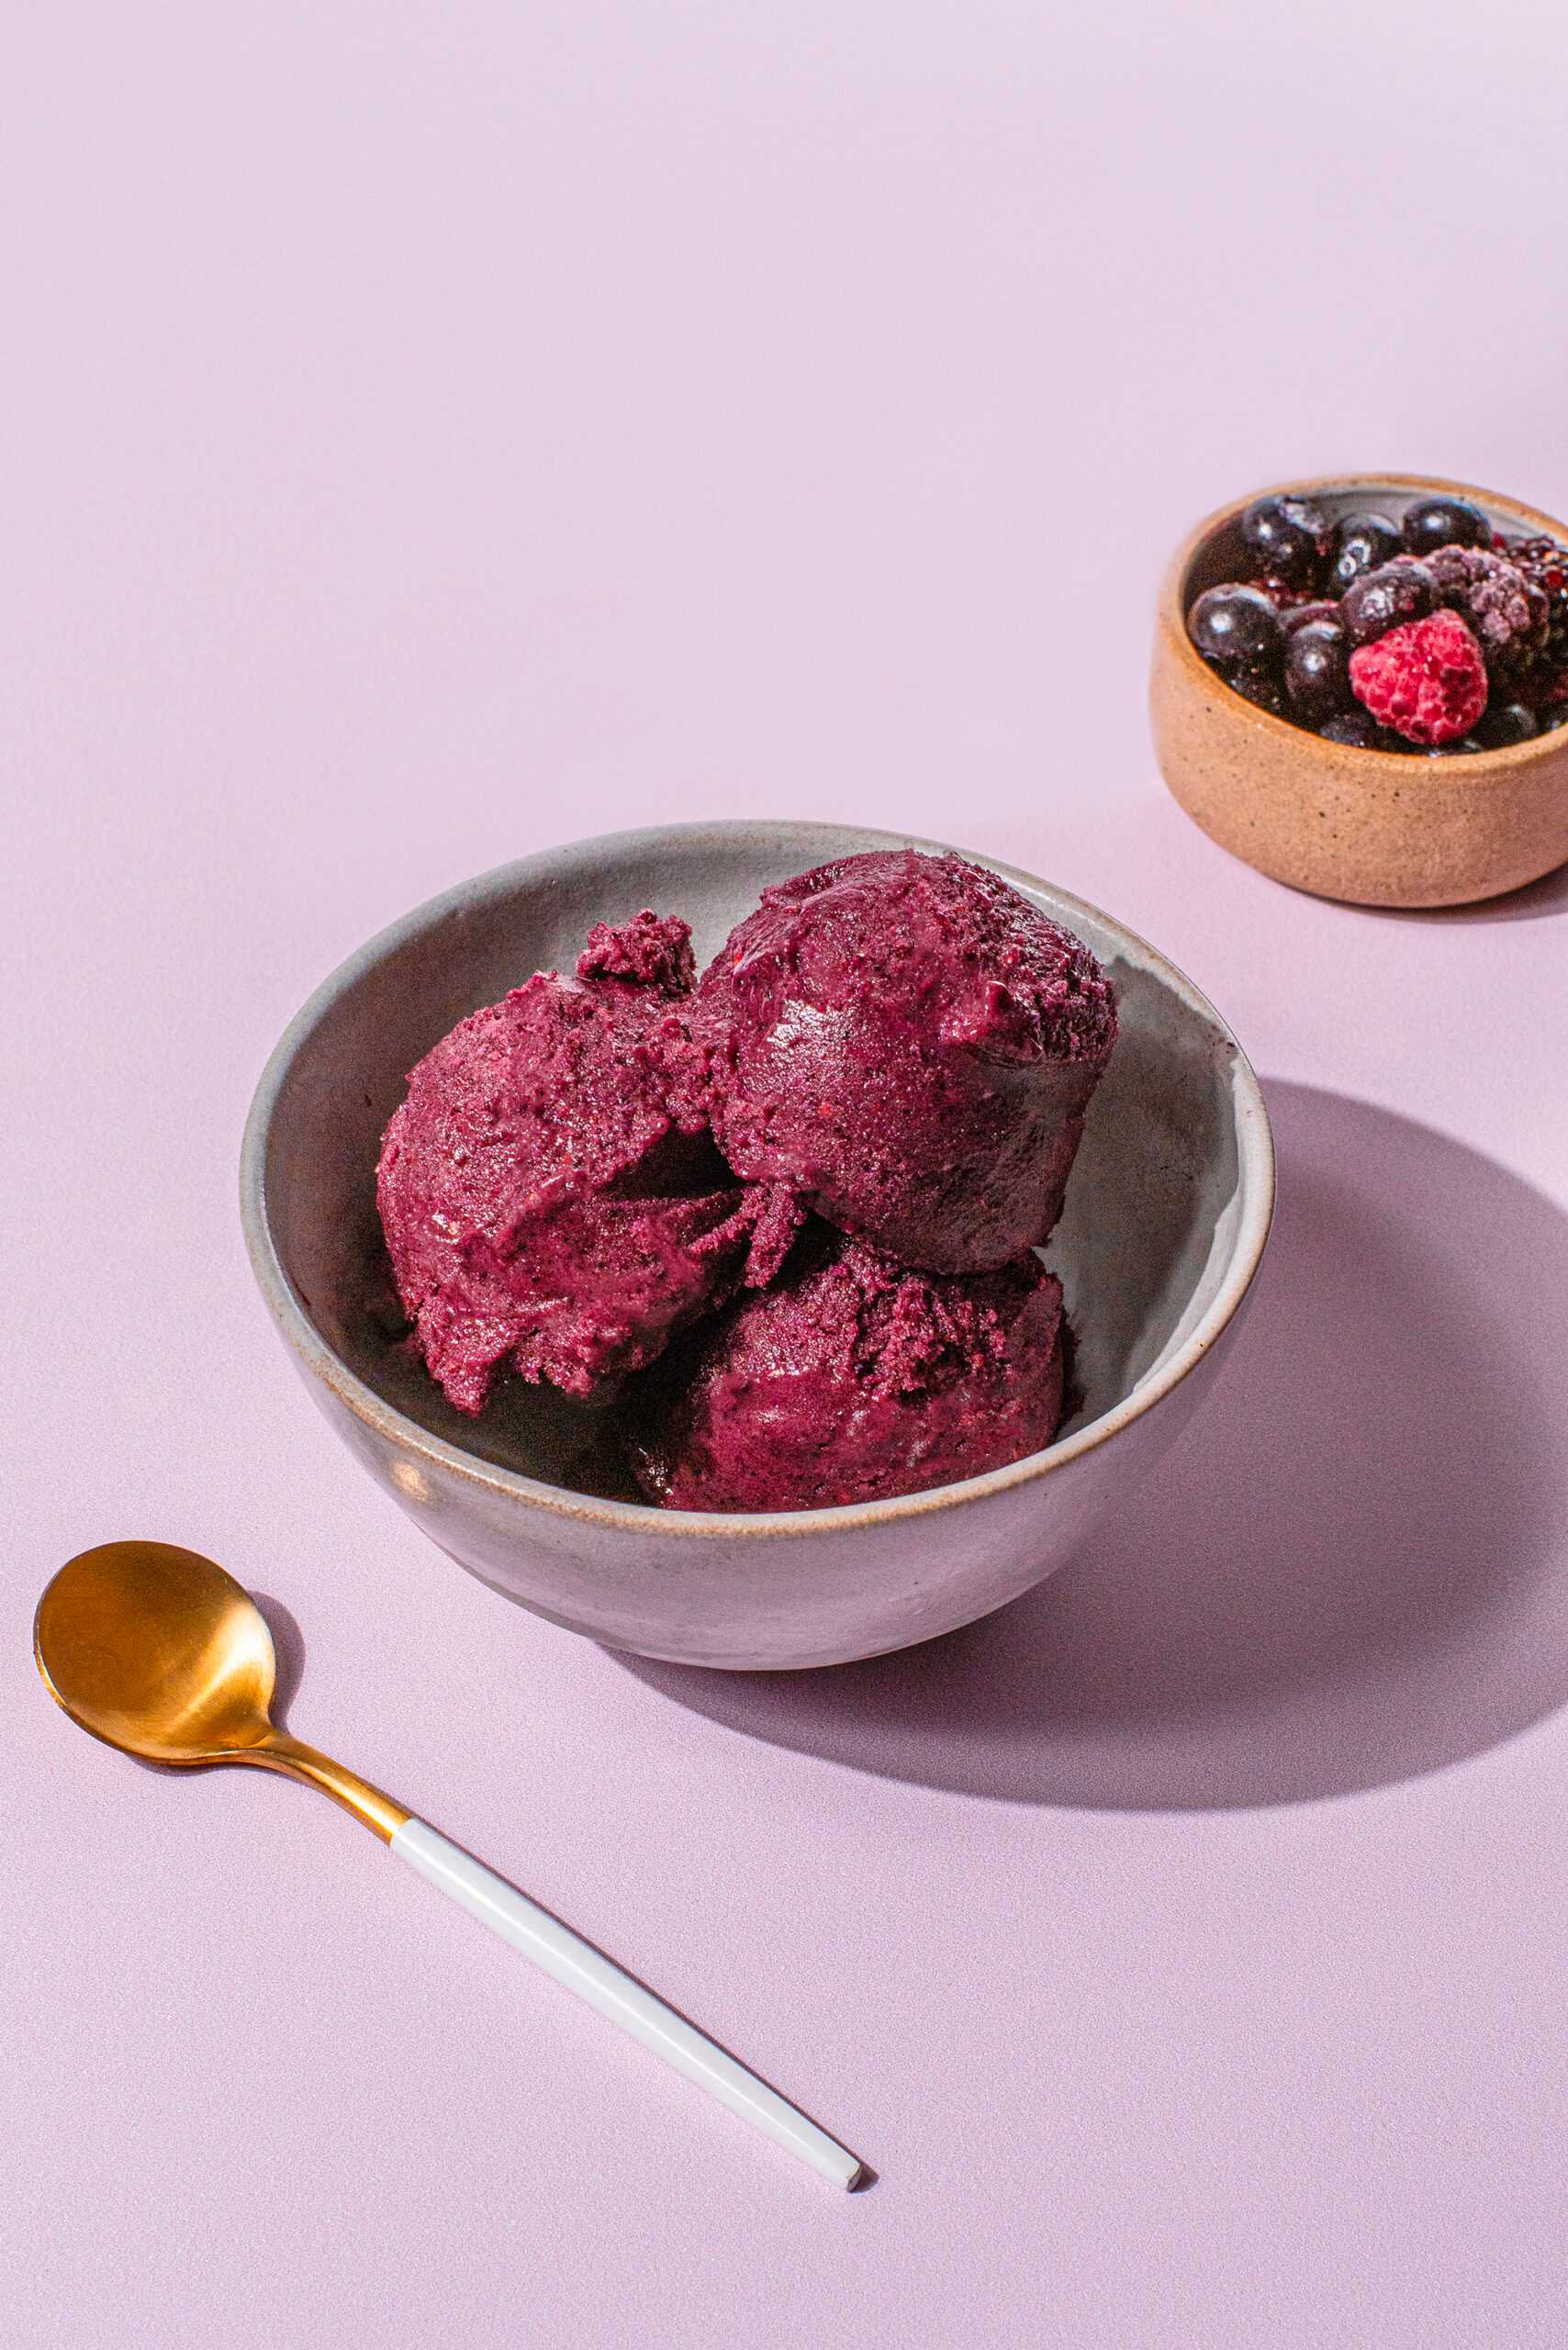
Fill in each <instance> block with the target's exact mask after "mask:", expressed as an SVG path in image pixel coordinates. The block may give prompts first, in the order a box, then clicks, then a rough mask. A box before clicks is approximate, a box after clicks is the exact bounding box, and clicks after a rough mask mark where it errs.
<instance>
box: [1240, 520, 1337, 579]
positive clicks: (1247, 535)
mask: <svg viewBox="0 0 1568 2350" xmlns="http://www.w3.org/2000/svg"><path fill="white" fill-rule="evenodd" d="M1241 536H1242V539H1243V541H1244V542H1245V543H1246V547H1247V551H1248V553H1249V554H1250V555H1251V557H1252V559H1253V562H1254V563H1255V565H1256V566H1257V570H1258V575H1259V576H1260V578H1269V579H1278V580H1281V581H1282V583H1283V584H1284V585H1285V586H1286V587H1288V588H1311V589H1315V588H1316V586H1317V575H1318V571H1319V569H1320V567H1321V565H1322V562H1323V557H1324V555H1325V554H1326V553H1327V547H1328V522H1327V516H1326V515H1325V514H1324V513H1323V512H1322V510H1321V509H1319V508H1318V507H1316V506H1314V505H1313V504H1312V503H1311V502H1310V500H1309V499H1307V498H1254V499H1253V500H1252V503H1251V505H1250V506H1249V508H1248V509H1247V511H1246V513H1245V514H1244V515H1243V516H1242V518H1241Z"/></svg>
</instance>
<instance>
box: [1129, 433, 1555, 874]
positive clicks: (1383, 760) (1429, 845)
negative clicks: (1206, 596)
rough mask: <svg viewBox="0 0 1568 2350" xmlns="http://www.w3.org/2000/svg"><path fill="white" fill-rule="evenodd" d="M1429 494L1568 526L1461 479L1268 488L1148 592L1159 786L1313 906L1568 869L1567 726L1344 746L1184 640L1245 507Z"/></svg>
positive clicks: (1226, 568)
mask: <svg viewBox="0 0 1568 2350" xmlns="http://www.w3.org/2000/svg"><path fill="white" fill-rule="evenodd" d="M1435 492H1446V493H1447V494H1449V495H1450V496H1457V497H1460V498H1473V500H1474V501H1475V503H1476V504H1477V505H1478V506H1480V507H1482V508H1483V509H1484V510H1485V512H1486V513H1487V514H1488V515H1489V516H1490V517H1491V520H1492V522H1493V525H1494V527H1495V528H1501V529H1504V530H1506V531H1508V532H1525V533H1528V534H1533V533H1535V532H1549V533H1550V534H1551V537H1553V538H1556V539H1561V540H1562V541H1563V542H1564V543H1568V529H1565V528H1564V526H1563V525H1562V523H1561V522H1558V521H1555V520H1553V519H1552V517H1551V515H1550V514H1540V513H1537V512H1536V510H1535V509H1534V508H1533V507H1529V506H1520V505H1518V503H1517V502H1516V501H1515V500H1514V499H1513V498H1500V497H1498V495H1497V494H1496V492H1495V491H1494V490H1490V489H1477V488H1476V487H1474V485H1473V483H1470V482H1462V481H1439V480H1437V479H1435V478H1428V477H1427V476H1417V475H1413V474H1378V475H1375V476H1366V477H1365V478H1364V479H1360V480H1356V481H1351V482H1347V481H1346V480H1345V479H1344V477H1343V476H1337V477H1335V478H1334V479H1331V480H1316V481H1293V482H1283V483H1280V484H1278V485H1276V487H1275V488H1274V490H1272V491H1264V490H1253V491H1251V492H1249V495H1248V496H1247V497H1246V498H1238V499H1237V501H1236V503H1235V504H1234V505H1233V506H1226V507H1224V508H1222V509H1221V510H1220V511H1219V512H1218V513H1217V514H1211V515H1210V516H1209V518H1208V520H1206V521H1204V522H1200V523H1199V525H1198V527H1197V529H1196V530H1195V531H1194V532H1193V534H1192V536H1191V538H1189V539H1188V540H1187V541H1186V543H1185V544H1184V545H1183V546H1182V548H1181V549H1180V550H1179V551H1178V553H1177V554H1176V557H1175V559H1174V561H1173V562H1172V564H1171V565H1170V570H1169V572H1168V573H1167V575H1166V578H1165V584H1164V587H1163V588H1162V590H1161V593H1160V599H1159V616H1158V619H1157V621H1156V623H1155V632H1154V661H1153V668H1152V672H1151V676H1150V681H1149V711H1150V716H1151V718H1152V722H1153V726H1154V746H1155V751H1156V754H1157V755H1158V757H1159V766H1160V770H1161V772H1162V774H1163V775H1164V778H1165V780H1166V782H1167V783H1168V784H1169V785H1170V789H1171V791H1172V792H1173V793H1174V794H1175V796H1176V798H1177V799H1178V800H1180V801H1181V803H1182V807H1183V808H1184V809H1185V810H1186V811H1187V813H1188V814H1189V816H1191V817H1193V820H1194V821H1195V822H1197V823H1200V824H1201V825H1202V826H1203V828H1204V832H1205V833H1207V834H1210V836H1211V837H1212V838H1213V839H1215V840H1216V841H1218V843H1219V844H1220V845H1221V847H1222V848H1227V849H1229V850H1230V851H1231V852H1232V854H1233V855H1234V856H1240V857H1245V859H1246V860H1247V862H1248V864H1249V865H1253V866H1256V867H1257V868H1258V870H1259V871H1260V873H1267V874H1270V875H1271V876H1272V878H1274V879H1275V880H1276V881H1288V882H1290V883H1291V884H1292V886H1293V887H1294V888H1295V889H1298V890H1312V891H1313V892H1315V894H1316V896H1318V897H1322V898H1341V899H1344V900H1347V901H1349V902H1350V903H1352V904H1356V905H1368V906H1458V905H1465V904H1468V903H1469V902H1471V901H1473V900H1474V899H1477V898H1495V897H1498V896H1500V895H1501V894H1502V892H1503V891H1504V890H1517V889H1518V888H1520V887H1521V886H1522V884H1523V883H1525V882H1527V881H1534V880H1537V879H1539V878H1540V875H1541V874H1543V873H1550V872H1551V871H1552V870H1553V868H1554V867H1557V866H1559V865H1561V864H1562V863H1563V861H1564V859H1568V727H1563V728H1561V729H1559V730H1558V731H1557V732H1556V733H1551V734H1541V735H1537V736H1536V737H1535V739H1534V740H1533V741H1532V742H1529V743H1518V744H1514V745H1513V746H1512V747H1511V748H1510V749H1508V750H1505V751H1477V752H1473V753H1467V754H1466V755H1464V756H1462V757H1457V758H1439V759H1433V758H1422V757H1411V758H1406V757H1403V756H1401V755H1399V754H1398V753H1397V752H1390V751H1358V750H1353V749H1350V748H1349V747H1348V746H1346V745H1343V744H1337V743H1326V742H1324V741H1323V740H1322V738H1321V736H1319V735H1316V734H1312V733H1308V732H1307V731H1306V729H1305V727H1300V726H1293V725H1292V724H1291V723H1290V722H1289V721H1288V720H1286V719H1282V718H1274V717H1272V716H1271V715H1270V713H1269V712H1268V711H1262V710H1259V709H1257V708H1255V707H1254V705H1253V704H1252V703H1251V702H1249V701H1247V700H1245V699H1243V698H1242V696H1241V695H1240V694H1238V693H1233V692H1232V691H1231V689H1230V688H1229V687H1228V686H1227V685H1226V684H1225V683H1224V681H1223V680H1222V679H1221V678H1220V677H1217V676H1216V675H1215V672H1214V670H1212V669H1211V668H1210V667H1209V666H1208V664H1207V663H1206V662H1205V661H1204V658H1203V656H1202V655H1201V654H1200V653H1199V652H1198V651H1197V648H1196V647H1195V646H1194V644H1193V642H1192V639H1191V638H1190V637H1189V635H1188V634H1187V612H1188V610H1189V609H1190V607H1191V605H1192V602H1193V598H1194V597H1195V596H1198V595H1201V594H1202V592H1203V590H1204V588H1212V587H1215V586H1217V584H1218V583H1219V582H1220V581H1221V580H1222V579H1226V578H1237V577H1239V576H1245V575H1244V574H1243V573H1241V572H1239V571H1238V568H1237V565H1238V559H1239V556H1238V550H1239V546H1240V540H1239V535H1238V524H1239V522H1240V520H1241V516H1242V514H1243V513H1244V512H1245V510H1246V509H1247V508H1248V507H1249V505H1250V504H1251V502H1252V499H1253V498H1261V497H1266V496H1271V495H1291V496H1298V497H1309V498H1316V499H1317V500H1318V501H1319V502H1320V503H1322V504H1323V505H1325V506H1327V508H1328V509H1329V510H1330V512H1331V513H1344V512H1348V511H1350V509H1353V508H1355V507H1362V506H1372V507H1374V508H1377V509H1381V510H1383V512H1386V513H1388V514H1390V515H1391V516H1392V517H1393V519H1394V520H1398V519H1399V517H1400V515H1401V514H1402V513H1403V512H1404V510H1405V509H1406V507H1407V506H1409V505H1410V504H1412V503H1413V501H1414V500H1415V499H1416V498H1422V497H1430V496H1431V495H1432V494H1433V493H1435Z"/></svg>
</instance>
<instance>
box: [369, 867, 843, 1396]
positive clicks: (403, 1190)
mask: <svg viewBox="0 0 1568 2350" xmlns="http://www.w3.org/2000/svg"><path fill="white" fill-rule="evenodd" d="M692 977H693V966H692V960H691V946H690V932H689V929H688V926H687V924H686V923H683V922H678V921H674V920H669V921H662V922H661V921H660V920H658V919H657V918H656V917H655V915H654V914H652V913H647V912H644V913H641V914H638V915H637V916H636V917H635V919H634V920H633V922H631V923H626V924H624V925H623V926H622V927H620V928H611V927H610V926H609V925H608V924H605V923H600V924H599V927H598V928H597V929H596V930H595V931H594V932H593V934H591V936H590V938H589V941H588V947H587V949H586V951H585V952H584V954H583V955H582V956H581V957H579V959H578V963H577V975H576V976H575V977H572V978H562V977H561V976H560V975H559V974H557V973H555V972H538V973H536V974H535V975H534V977H533V978H532V979H529V980H528V981H527V983H526V984H525V985H524V986H522V987H520V988H515V989H513V990H512V992H511V993H510V995H509V996H507V997H506V998H505V1000H504V1001H503V1002H500V1003H496V1004H491V1005H489V1006H488V1007H487V1009H486V1010H484V1011H482V1012H476V1013H472V1014H471V1015H470V1017H469V1018H468V1019H466V1020H465V1021H462V1022H461V1023H460V1024H458V1026H457V1027H455V1028H454V1030H453V1031H452V1033H451V1034H450V1035H447V1036H445V1037H443V1038H442V1042H441V1043H440V1044H439V1045H437V1046H435V1048H434V1049H433V1051H431V1052H430V1053H427V1054H426V1056H425V1057H424V1059H423V1060H422V1061H420V1064H419V1067H418V1068H417V1069H415V1070H414V1071H413V1073H412V1075H411V1076H410V1078H409V1093H408V1099H407V1100H406V1101H405V1102H404V1103H403V1104H402V1106H401V1108H400V1109H399V1110H398V1112H397V1113H396V1115H395V1116H394V1117H393V1119H392V1122H391V1124H390V1125H388V1127H387V1129H386V1136H385V1139H384V1141H383V1145H382V1151H381V1162H380V1167H379V1169H378V1170H377V1181H376V1196H377V1203H378V1205H379V1207H380V1211H381V1222H382V1228H383V1230H384V1232H385V1234H386V1246H387V1251H388V1254H389V1255H390V1257H391V1260H392V1269H393V1272H394V1274H395V1276H396V1279H397V1283H398V1293H399V1295H400V1296H401V1299H402V1302H403V1305H404V1309H405V1311H406V1312H407V1313H408V1314H409V1316H410V1318H411V1320H412V1321H413V1324H414V1328H415V1336H416V1341H417V1343H418V1345H419V1348H420V1352H421V1353H422V1355H423V1357H424V1360H425V1362H426V1364H427V1366H428V1368H429V1370H430V1371H431V1375H432V1376H433V1377H434V1378H435V1379H437V1380H439V1382H441V1385H442V1387H443V1388H444V1389H445V1391H446V1393H447V1395H448V1396H449V1397H450V1399H451V1401H452V1402H453V1403H454V1404H456V1406H457V1408H458V1409H459V1410H460V1411H463V1412H467V1413H477V1412H479V1411H480V1410H481V1409H482V1408H483V1406H484V1404H485V1402H486V1400H487V1396H488V1394H489V1393H490V1389H491V1386H492V1383H493V1382H494V1380H495V1378H496V1376H497V1374H498V1371H501V1370H502V1369H503V1368H507V1369H510V1370H511V1371H516V1372H517V1373H519V1374H520V1375H521V1377H522V1378H524V1379H526V1380H534V1381H537V1380H546V1379H547V1380H551V1381H553V1382H554V1384H555V1385H556V1386H558V1387H560V1388H563V1389H564V1390H565V1391H566V1393H568V1394H573V1395H590V1394H592V1393H595V1392H596V1391H598V1390H599V1389H601V1388H603V1387H604V1386H605V1385H606V1384H607V1383H609V1382H613V1381H614V1380H616V1379H618V1378H619V1377H620V1376H621V1375H622V1374H623V1373H625V1372H627V1371H634V1370H636V1369H638V1368H640V1367H641V1366H642V1365H643V1364H644V1363H646V1362H648V1361H650V1360H652V1359H653V1358H654V1356H655V1355H656V1354H657V1353H658V1352H659V1351H660V1350H661V1348H663V1347H664V1346H665V1345H666V1342H667V1341H668V1339H669V1337H670V1336H671V1334H672V1333H673V1332H674V1331H676V1330H678V1329H679V1328H680V1327H682V1326H684V1325H685V1324H686V1323H688V1322H689V1321H691V1320H692V1319H693V1318H694V1317H695V1316H696V1315H699V1314H701V1313H704V1312H706V1311H707V1310H708V1309H710V1308H711V1306H713V1305H714V1304H717V1303H718V1302H720V1301H721V1300H722V1298H724V1297H726V1296H727V1295H728V1294H729V1293H730V1292H731V1291H732V1290H733V1289H734V1287H735V1285H736V1283H737V1282H738V1281H740V1280H742V1279H743V1278H745V1279H749V1280H755V1281H766V1280H767V1279H768V1278H769V1277H770V1275H771V1274H772V1273H773V1272H774V1271H775V1270H777V1267H778V1263H779V1262H780V1260H781V1259H782V1256H783V1254H784V1251H785V1250H786V1249H787V1248H788V1247H789V1244H790V1238H791V1237H792V1235H793V1231H794V1227H795V1224H796V1222H797V1221H798V1215H797V1214H796V1212H795V1211H794V1210H793V1209H792V1207H791V1205H790V1203H789V1201H788V1198H787V1197H786V1196H785V1195H782V1194H773V1195H768V1194H765V1193H760V1192H743V1189H742V1187H741V1186H740V1185H739V1184H737V1183H736V1182H735V1181H734V1177H733V1176H732V1175H731V1174H730V1171H729V1169H727V1168H726V1167H725V1166H724V1164H723V1162H722V1159H721V1158H719V1156H718V1154H717V1152H716V1151H715V1150H714V1148H713V1146H712V1142H711V1136H710V1135H709V1131H708V1122H707V1113H706V1089H705V1082H704V1059H703V1055H702V1054H701V1052H700V1050H699V1049H698V1047H697V1046H695V1045H694V1043H693V1041H692V1037H691V1033H690V1025H689V989H690V985H691V980H692Z"/></svg>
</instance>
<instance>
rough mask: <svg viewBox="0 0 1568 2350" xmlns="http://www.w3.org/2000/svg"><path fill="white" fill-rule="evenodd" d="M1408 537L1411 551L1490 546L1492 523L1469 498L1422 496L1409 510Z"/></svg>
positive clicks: (1408, 548)
mask: <svg viewBox="0 0 1568 2350" xmlns="http://www.w3.org/2000/svg"><path fill="white" fill-rule="evenodd" d="M1404 539H1405V544H1406V550H1407V551H1408V552H1409V553H1410V554H1431V552H1432V550H1433V548H1434V547H1489V546H1490V545H1491V543H1492V525H1491V523H1490V522H1489V521H1488V520H1486V517H1485V515H1484V514H1483V512H1482V511H1481V509H1480V507H1479V506H1474V505H1473V504H1472V503H1471V501H1470V499H1469V498H1417V500H1416V503H1415V505H1414V506H1409V507H1406V510H1405V528H1404Z"/></svg>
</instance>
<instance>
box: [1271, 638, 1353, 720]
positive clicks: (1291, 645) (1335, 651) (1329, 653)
mask: <svg viewBox="0 0 1568 2350" xmlns="http://www.w3.org/2000/svg"><path fill="white" fill-rule="evenodd" d="M1285 692H1286V694H1287V695H1288V697H1289V699H1290V708H1291V715H1292V717H1293V718H1295V719H1298V720H1299V721H1300V722H1301V723H1302V724H1303V725H1304V726H1318V725H1321V724H1322V722H1323V721H1324V720H1325V719H1326V718H1333V717H1335V716H1336V715H1337V714H1338V712H1339V711H1342V710H1345V709H1346V708H1348V707H1349V704H1350V699H1351V695H1350V643H1349V642H1348V640H1347V638H1346V635H1345V630H1344V626H1343V623H1342V622H1341V621H1338V619H1335V620H1322V621H1308V622H1307V623H1306V625H1305V628H1298V629H1293V630H1292V632H1291V633H1290V635H1289V636H1288V637H1287V638H1286V640H1285Z"/></svg>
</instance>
